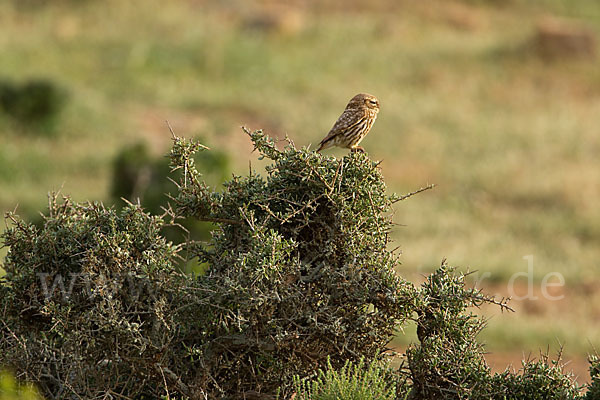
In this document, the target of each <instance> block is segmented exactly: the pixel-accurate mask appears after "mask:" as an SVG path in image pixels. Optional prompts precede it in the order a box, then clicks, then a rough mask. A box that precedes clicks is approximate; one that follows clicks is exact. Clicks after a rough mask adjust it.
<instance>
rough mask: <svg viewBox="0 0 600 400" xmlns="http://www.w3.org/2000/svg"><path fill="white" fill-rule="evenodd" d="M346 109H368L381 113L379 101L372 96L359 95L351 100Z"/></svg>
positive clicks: (366, 94)
mask: <svg viewBox="0 0 600 400" xmlns="http://www.w3.org/2000/svg"><path fill="white" fill-rule="evenodd" d="M346 108H368V109H371V110H375V111H379V100H377V97H375V96H373V95H372V94H368V93H359V94H357V95H356V96H354V97H353V98H352V99H351V100H350V102H349V103H348V105H347V106H346Z"/></svg>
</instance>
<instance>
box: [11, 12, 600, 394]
mask: <svg viewBox="0 0 600 400" xmlns="http://www.w3.org/2000/svg"><path fill="white" fill-rule="evenodd" d="M599 40H600V2H597V1H594V0H581V1H577V2H574V1H573V2H567V1H561V0H502V1H500V0H487V1H485V0H479V1H477V0H462V1H461V0H429V1H427V2H420V1H409V0H404V1H402V0H398V1H395V0H389V1H385V0H379V1H377V0H371V1H368V2H367V1H358V0H326V1H317V0H289V1H285V2H283V1H280V2H276V1H242V0H238V1H235V0H225V1H223V0H221V1H219V0H214V1H210V0H173V1H168V2H165V1H158V0H146V1H144V2H143V3H140V2H132V1H121V0H102V1H98V0H71V1H69V0H54V1H45V0H3V1H0V54H1V56H0V211H2V212H3V213H4V212H6V211H12V210H14V209H15V207H17V205H18V208H17V212H18V213H19V214H20V215H21V216H23V217H25V218H26V219H29V220H32V221H39V220H40V217H39V211H40V210H41V211H43V210H44V208H45V205H46V204H47V198H46V194H47V192H48V191H51V190H60V191H61V193H63V194H68V195H70V196H72V197H73V198H74V199H75V200H78V201H85V200H100V201H103V202H105V204H114V205H115V206H117V207H120V206H122V204H123V202H122V201H121V200H120V198H121V197H124V198H130V199H135V198H137V197H140V198H141V199H142V203H143V204H144V205H145V206H146V207H147V208H148V209H149V210H151V211H153V212H160V206H161V205H164V204H165V203H166V199H165V198H164V197H163V196H162V193H163V192H165V191H173V190H174V188H173V187H172V184H170V183H169V182H168V181H167V180H166V178H165V175H166V174H167V172H168V164H167V161H166V159H165V158H164V155H165V154H166V153H167V152H168V150H169V147H170V139H171V135H170V133H169V130H168V128H167V126H166V124H165V120H168V121H169V122H170V124H171V125H172V127H173V129H174V130H175V132H176V133H177V134H178V135H181V136H186V137H199V138H201V139H202V141H203V143H205V144H206V145H208V146H209V147H211V148H212V149H213V150H212V151H211V152H205V153H203V154H202V157H201V159H199V163H200V165H201V170H202V171H204V172H206V174H207V179H208V180H209V182H211V183H212V184H213V185H219V184H220V183H221V182H222V181H223V180H224V179H227V178H228V177H229V176H230V174H231V173H237V174H244V173H246V172H247V170H248V164H249V162H251V163H252V166H253V167H257V168H260V167H261V163H260V162H259V161H258V160H257V155H256V154H255V153H252V146H251V144H250V141H249V139H248V138H247V136H246V135H245V134H243V132H242V131H241V129H240V126H242V125H245V126H247V127H249V128H251V129H264V130H265V131H266V132H267V133H268V134H270V135H272V136H274V137H276V138H284V137H285V136H286V135H288V136H289V137H290V138H291V139H292V140H293V141H294V142H295V143H296V145H298V146H308V145H311V148H315V146H316V145H317V144H318V142H319V141H320V140H321V139H322V138H323V137H324V135H325V134H326V133H327V132H328V130H329V129H330V128H331V126H332V125H333V123H334V121H335V120H336V119H337V117H338V116H339V114H340V113H341V112H342V110H343V109H344V107H345V105H346V103H347V102H348V100H349V99H350V98H351V97H352V96H354V95H355V94H357V93H360V92H367V93H372V94H374V95H376V96H377V97H378V98H379V99H380V102H381V112H380V114H379V118H378V120H377V123H376V124H375V125H374V128H373V129H372V131H371V133H370V134H369V136H368V137H367V138H366V139H365V140H364V141H363V143H362V144H361V145H363V147H365V149H366V150H367V151H368V153H369V155H370V156H371V157H372V158H373V159H376V160H383V162H382V164H381V168H382V171H383V174H384V176H385V178H386V181H387V183H388V185H389V191H390V193H391V192H397V193H400V194H403V193H407V192H409V191H412V190H415V189H418V188H419V187H422V186H425V185H427V184H429V183H435V184H437V185H438V186H437V187H436V188H435V189H434V190H431V191H427V192H425V193H422V194H420V195H418V196H416V197H413V198H411V199H410V200H407V201H406V202H401V203H399V204H397V206H396V212H395V216H394V220H395V222H397V223H398V226H397V228H396V230H395V232H394V239H395V243H394V245H400V246H401V249H402V252H403V254H402V257H401V260H402V265H401V266H400V267H399V273H400V274H401V275H403V276H405V277H407V278H408V279H410V280H411V281H413V282H415V283H419V282H420V281H421V280H422V279H423V278H422V277H423V274H426V273H428V272H429V271H432V270H433V269H434V268H435V267H436V266H438V265H439V263H440V261H441V259H442V258H443V257H447V258H448V261H449V263H450V264H451V265H456V266H458V267H460V268H461V269H462V270H465V271H466V270H470V271H477V272H476V273H474V274H473V275H472V278H473V279H472V281H473V284H476V285H478V286H479V287H482V288H483V289H484V290H485V291H487V292H490V293H494V294H497V295H499V296H508V295H513V296H514V297H518V298H520V299H517V300H515V301H513V302H512V306H513V307H514V308H515V309H516V313H510V314H507V313H504V314H500V313H499V312H498V311H497V310H494V309H487V308H486V309H484V310H482V313H483V314H484V315H486V316H487V317H489V318H490V319H489V323H488V325H489V326H488V329H486V330H485V331H484V332H483V333H482V335H481V339H482V341H483V342H485V343H486V346H487V349H488V351H489V352H490V354H489V356H488V361H489V363H490V364H491V365H492V366H493V367H494V368H495V369H504V368H505V367H506V366H507V364H510V363H512V364H513V365H515V367H519V366H520V361H519V360H520V359H521V358H523V357H528V356H532V357H536V356H537V355H538V354H539V350H540V349H541V350H546V349H550V352H551V353H553V354H554V353H555V352H556V350H557V349H558V348H559V347H560V346H561V345H564V353H565V355H566V359H567V360H571V364H569V368H572V369H573V370H574V372H575V374H577V375H581V376H579V378H578V380H579V381H580V382H582V383H583V382H585V381H586V380H587V379H589V378H588V375H587V371H586V370H587V364H586V355H587V353H588V352H591V351H593V348H594V346H595V347H596V348H600V264H599V261H598V260H600V207H598V205H597V203H598V201H600V160H599V156H600V67H599V63H598V61H599V58H598V57H599V55H598V52H599V51H600V44H599V43H598V42H599ZM326 154H328V155H335V156H338V157H339V156H343V155H344V154H345V151H343V150H340V149H334V150H328V151H326ZM190 228H191V229H192V231H193V232H194V234H195V235H197V236H199V237H203V235H206V230H207V227H206V226H198V227H190ZM0 229H4V226H3V227H2V228H0ZM5 253H6V249H2V250H0V257H1V256H3V255H4V254H5ZM0 273H1V271H0ZM518 273H520V274H518ZM515 274H518V275H515ZM561 283H564V284H563V285H561ZM414 338H415V337H414V332H413V331H412V330H411V329H408V330H407V331H406V333H400V334H399V335H398V338H397V341H396V344H397V346H398V348H399V349H400V350H401V349H403V348H404V347H405V346H406V345H407V344H408V343H410V342H411V341H412V340H414Z"/></svg>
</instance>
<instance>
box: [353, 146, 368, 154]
mask: <svg viewBox="0 0 600 400" xmlns="http://www.w3.org/2000/svg"><path fill="white" fill-rule="evenodd" d="M350 151H351V152H353V153H354V152H356V151H358V152H360V153H364V152H365V149H363V148H362V147H360V146H355V147H352V148H350Z"/></svg>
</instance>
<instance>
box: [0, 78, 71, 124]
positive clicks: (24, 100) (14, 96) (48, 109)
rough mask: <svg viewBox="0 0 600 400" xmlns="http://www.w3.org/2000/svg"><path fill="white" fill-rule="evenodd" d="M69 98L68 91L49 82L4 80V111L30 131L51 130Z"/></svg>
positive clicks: (0, 107) (0, 88)
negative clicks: (38, 129) (17, 82)
mask: <svg viewBox="0 0 600 400" xmlns="http://www.w3.org/2000/svg"><path fill="white" fill-rule="evenodd" d="M66 98H67V97H66V92H65V90H64V89H62V88H60V87H59V86H58V85H57V84H56V83H55V82H53V81H50V80H47V79H32V80H29V81H26V82H24V83H23V84H16V83H14V82H12V81H9V80H0V111H2V112H3V113H4V114H6V115H8V116H10V117H11V118H12V119H13V120H15V121H16V122H18V123H19V124H21V125H23V126H26V127H33V128H44V129H46V130H50V129H51V128H52V124H53V123H54V122H55V121H56V119H57V118H58V116H59V114H60V112H61V111H62V109H63V108H64V105H65V103H66Z"/></svg>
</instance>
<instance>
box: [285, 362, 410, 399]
mask: <svg viewBox="0 0 600 400" xmlns="http://www.w3.org/2000/svg"><path fill="white" fill-rule="evenodd" d="M397 380H398V375H397V374H396V373H395V371H394V370H393V369H392V368H391V367H390V366H389V363H385V362H383V363H382V362H380V361H376V360H374V361H372V362H371V363H369V364H368V365H365V360H364V358H361V359H360V360H359V361H358V363H357V364H354V363H352V362H351V361H347V362H346V363H345V364H344V366H343V367H342V368H341V369H340V370H336V369H335V368H333V366H332V365H331V363H329V362H328V363H327V369H326V370H322V369H319V370H318V371H317V376H316V377H315V378H312V379H304V380H303V379H300V378H299V377H295V378H294V390H295V392H296V397H295V398H296V399H297V400H396V398H397V396H396V386H397V385H398V382H396V381H397Z"/></svg>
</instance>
